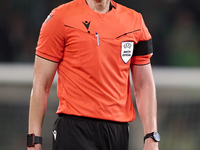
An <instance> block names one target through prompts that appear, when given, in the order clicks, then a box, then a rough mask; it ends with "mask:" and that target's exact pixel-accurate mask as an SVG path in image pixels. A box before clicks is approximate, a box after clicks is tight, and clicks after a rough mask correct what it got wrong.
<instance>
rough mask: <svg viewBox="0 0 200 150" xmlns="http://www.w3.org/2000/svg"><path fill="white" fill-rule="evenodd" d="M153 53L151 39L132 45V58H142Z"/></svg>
mask: <svg viewBox="0 0 200 150" xmlns="http://www.w3.org/2000/svg"><path fill="white" fill-rule="evenodd" d="M151 53H153V43H152V39H150V40H148V41H141V42H138V43H137V44H135V45H134V51H133V56H142V55H147V54H151Z"/></svg>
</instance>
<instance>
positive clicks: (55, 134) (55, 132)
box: [52, 130, 57, 140]
mask: <svg viewBox="0 0 200 150" xmlns="http://www.w3.org/2000/svg"><path fill="white" fill-rule="evenodd" d="M52 133H53V137H54V140H56V136H57V131H56V130H54V131H53V132H52Z"/></svg>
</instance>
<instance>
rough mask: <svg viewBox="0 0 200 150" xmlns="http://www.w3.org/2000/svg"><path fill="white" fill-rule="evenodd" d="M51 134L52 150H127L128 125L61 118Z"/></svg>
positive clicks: (68, 117)
mask: <svg viewBox="0 0 200 150" xmlns="http://www.w3.org/2000/svg"><path fill="white" fill-rule="evenodd" d="M52 133H53V145H52V146H53V148H52V150H128V141H129V133H128V123H118V122H112V121H105V120H99V119H92V118H86V117H77V116H62V117H58V119H57V120H56V122H55V124H54V127H53V131H52Z"/></svg>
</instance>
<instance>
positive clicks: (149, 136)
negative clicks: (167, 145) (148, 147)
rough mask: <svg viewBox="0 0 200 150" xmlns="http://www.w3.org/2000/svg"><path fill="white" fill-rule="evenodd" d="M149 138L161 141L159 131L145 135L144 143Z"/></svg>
mask: <svg viewBox="0 0 200 150" xmlns="http://www.w3.org/2000/svg"><path fill="white" fill-rule="evenodd" d="M147 138H152V139H153V140H154V141H155V142H159V141H160V134H159V133H158V132H152V133H149V134H146V135H145V137H144V143H145V140H146V139H147Z"/></svg>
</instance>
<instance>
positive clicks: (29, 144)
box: [27, 134, 34, 147]
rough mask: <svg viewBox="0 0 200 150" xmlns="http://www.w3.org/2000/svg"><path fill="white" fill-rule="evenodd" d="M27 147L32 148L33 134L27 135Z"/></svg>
mask: <svg viewBox="0 0 200 150" xmlns="http://www.w3.org/2000/svg"><path fill="white" fill-rule="evenodd" d="M27 146H28V147H33V146H34V134H28V135H27Z"/></svg>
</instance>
